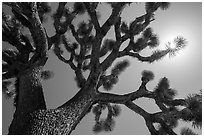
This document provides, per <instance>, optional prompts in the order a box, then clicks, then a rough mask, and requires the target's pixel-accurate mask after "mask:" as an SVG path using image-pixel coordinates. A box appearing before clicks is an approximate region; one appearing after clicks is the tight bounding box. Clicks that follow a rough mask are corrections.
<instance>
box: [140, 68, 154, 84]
mask: <svg viewBox="0 0 204 137" xmlns="http://www.w3.org/2000/svg"><path fill="white" fill-rule="evenodd" d="M153 79H154V74H153V72H152V71H148V70H144V71H142V81H146V82H149V81H150V80H153Z"/></svg>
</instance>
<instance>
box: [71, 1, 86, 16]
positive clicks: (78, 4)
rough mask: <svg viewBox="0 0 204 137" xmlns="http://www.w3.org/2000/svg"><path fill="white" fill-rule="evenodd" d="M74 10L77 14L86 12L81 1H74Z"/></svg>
mask: <svg viewBox="0 0 204 137" xmlns="http://www.w3.org/2000/svg"><path fill="white" fill-rule="evenodd" d="M74 12H75V13H77V14H84V13H85V12H86V8H85V6H84V4H83V2H75V3H74Z"/></svg>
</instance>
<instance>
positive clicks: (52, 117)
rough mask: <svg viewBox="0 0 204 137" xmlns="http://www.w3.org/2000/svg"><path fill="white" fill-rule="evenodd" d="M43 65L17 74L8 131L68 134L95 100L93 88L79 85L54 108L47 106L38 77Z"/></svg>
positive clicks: (13, 132)
mask: <svg viewBox="0 0 204 137" xmlns="http://www.w3.org/2000/svg"><path fill="white" fill-rule="evenodd" d="M41 69H42V67H35V68H32V69H29V70H27V71H26V72H24V73H23V74H22V75H21V76H20V77H19V95H18V98H17V106H16V111H15V113H14V116H13V121H12V123H11V125H10V128H9V134H21V135H22V134H58V135H59V134H70V133H71V132H72V131H73V130H74V129H75V127H76V125H77V124H78V123H79V122H80V120H81V119H82V118H83V117H84V116H85V115H86V114H87V112H88V111H89V109H90V108H91V106H92V105H93V103H94V100H93V98H94V97H93V96H94V94H93V93H94V91H95V90H94V88H93V87H92V86H86V87H84V88H82V89H81V90H80V91H79V92H78V93H77V94H76V95H75V96H74V97H73V98H72V99H70V100H69V101H67V102H66V103H65V104H63V105H61V106H60V107H58V108H56V109H49V110H46V104H45V100H44V96H43V89H42V85H41V81H40V74H41Z"/></svg>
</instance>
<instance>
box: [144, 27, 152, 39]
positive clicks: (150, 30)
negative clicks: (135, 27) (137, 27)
mask: <svg viewBox="0 0 204 137" xmlns="http://www.w3.org/2000/svg"><path fill="white" fill-rule="evenodd" d="M151 36H152V28H147V29H146V30H145V31H144V32H143V37H145V38H149V37H151Z"/></svg>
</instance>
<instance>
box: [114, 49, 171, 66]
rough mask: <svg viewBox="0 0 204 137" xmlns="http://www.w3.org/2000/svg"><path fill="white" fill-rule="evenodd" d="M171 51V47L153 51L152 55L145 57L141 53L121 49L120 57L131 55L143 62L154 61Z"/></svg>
mask: <svg viewBox="0 0 204 137" xmlns="http://www.w3.org/2000/svg"><path fill="white" fill-rule="evenodd" d="M169 52H170V50H169V49H166V50H160V51H156V52H154V53H153V54H152V55H150V56H147V57H143V56H141V55H140V54H139V53H134V52H127V51H121V52H119V54H118V57H124V56H130V57H134V58H137V59H138V60H139V61H142V62H149V63H152V62H154V61H156V60H159V59H161V58H162V57H164V56H165V55H167V54H168V53H169Z"/></svg>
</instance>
